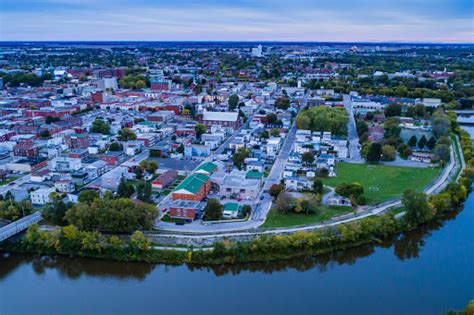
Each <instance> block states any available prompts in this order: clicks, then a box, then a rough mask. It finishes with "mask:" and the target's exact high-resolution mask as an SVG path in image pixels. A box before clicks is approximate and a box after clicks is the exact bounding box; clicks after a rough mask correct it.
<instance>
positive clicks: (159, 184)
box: [151, 170, 178, 190]
mask: <svg viewBox="0 0 474 315" xmlns="http://www.w3.org/2000/svg"><path fill="white" fill-rule="evenodd" d="M177 176H178V172H177V171H175V170H169V171H166V172H164V173H163V174H161V175H160V176H158V178H157V179H156V180H154V181H153V182H152V183H151V186H152V188H153V189H159V190H161V189H164V188H167V187H168V186H169V185H171V183H173V182H174V180H175V179H176V177H177Z"/></svg>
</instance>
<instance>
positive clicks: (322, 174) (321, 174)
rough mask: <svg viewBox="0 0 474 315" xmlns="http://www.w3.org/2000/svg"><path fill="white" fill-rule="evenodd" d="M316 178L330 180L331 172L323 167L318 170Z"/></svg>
mask: <svg viewBox="0 0 474 315" xmlns="http://www.w3.org/2000/svg"><path fill="white" fill-rule="evenodd" d="M316 176H317V177H320V178H328V177H329V170H328V169H327V168H325V167H321V168H320V169H318V170H317V172H316Z"/></svg>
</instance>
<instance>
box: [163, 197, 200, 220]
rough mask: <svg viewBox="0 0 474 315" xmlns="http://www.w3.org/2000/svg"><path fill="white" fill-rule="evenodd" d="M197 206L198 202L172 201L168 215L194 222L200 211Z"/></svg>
mask: <svg viewBox="0 0 474 315" xmlns="http://www.w3.org/2000/svg"><path fill="white" fill-rule="evenodd" d="M199 206H200V202H199V201H192V200H174V201H173V202H172V203H171V204H170V206H169V209H170V211H169V215H170V217H172V218H181V219H189V220H194V218H195V217H196V214H197V213H198V212H199V210H200V209H199Z"/></svg>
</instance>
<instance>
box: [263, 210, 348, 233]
mask: <svg viewBox="0 0 474 315" xmlns="http://www.w3.org/2000/svg"><path fill="white" fill-rule="evenodd" d="M319 209H320V210H321V211H320V213H318V214H304V213H294V212H291V213H280V212H278V211H277V210H276V209H271V210H270V212H269V213H268V215H267V219H266V220H265V223H264V224H263V225H262V228H264V229H265V228H266V229H271V228H280V227H290V226H298V225H305V224H312V223H319V222H323V221H326V220H328V219H330V218H332V217H335V216H340V215H343V214H347V213H351V212H354V209H353V208H352V207H348V206H326V205H321V206H320V207H319Z"/></svg>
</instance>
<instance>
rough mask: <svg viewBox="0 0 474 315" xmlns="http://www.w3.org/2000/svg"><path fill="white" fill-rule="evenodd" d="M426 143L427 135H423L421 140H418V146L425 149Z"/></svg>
mask: <svg viewBox="0 0 474 315" xmlns="http://www.w3.org/2000/svg"><path fill="white" fill-rule="evenodd" d="M425 145H426V137H425V135H423V136H421V138H420V140H418V147H419V148H420V149H421V150H423V148H424V147H425Z"/></svg>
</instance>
